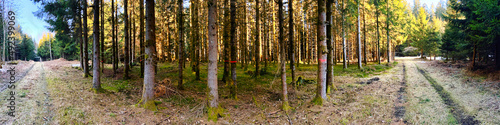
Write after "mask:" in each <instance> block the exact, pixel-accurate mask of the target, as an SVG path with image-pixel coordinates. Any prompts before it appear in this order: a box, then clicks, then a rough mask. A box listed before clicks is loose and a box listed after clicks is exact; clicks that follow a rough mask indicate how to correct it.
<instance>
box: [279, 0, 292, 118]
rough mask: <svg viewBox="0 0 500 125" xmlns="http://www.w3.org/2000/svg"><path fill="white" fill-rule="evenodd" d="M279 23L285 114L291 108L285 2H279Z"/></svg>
mask: <svg viewBox="0 0 500 125" xmlns="http://www.w3.org/2000/svg"><path fill="white" fill-rule="evenodd" d="M278 22H279V26H278V27H279V37H278V39H279V44H280V46H281V47H280V48H281V50H280V51H281V52H280V58H281V59H280V62H281V84H282V85H283V88H282V89H283V106H282V108H283V110H284V111H285V112H287V111H288V109H289V108H290V106H289V104H288V89H287V83H286V69H285V68H286V65H285V62H286V59H285V50H286V49H285V42H284V40H283V39H284V38H283V36H284V34H283V0H279V1H278Z"/></svg>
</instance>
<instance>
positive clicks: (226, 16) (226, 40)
mask: <svg viewBox="0 0 500 125" xmlns="http://www.w3.org/2000/svg"><path fill="white" fill-rule="evenodd" d="M224 24H229V0H224ZM229 30H230V26H229V25H226V26H224V30H223V32H224V34H223V36H222V38H223V42H224V50H223V51H224V52H223V54H224V55H223V56H224V72H223V74H222V82H224V84H226V85H227V82H228V77H229V68H230V67H229V42H230V38H229V34H230V33H229Z"/></svg>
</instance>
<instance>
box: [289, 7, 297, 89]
mask: <svg viewBox="0 0 500 125" xmlns="http://www.w3.org/2000/svg"><path fill="white" fill-rule="evenodd" d="M288 15H289V16H290V17H289V18H288V21H289V23H288V28H289V29H288V31H289V32H290V33H288V36H289V38H288V42H290V46H289V47H288V48H289V49H290V50H289V51H290V54H289V55H288V56H290V69H291V70H292V82H293V81H295V64H294V61H295V53H294V48H295V46H294V45H293V42H294V40H293V35H294V33H293V0H288Z"/></svg>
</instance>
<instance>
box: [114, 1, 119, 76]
mask: <svg viewBox="0 0 500 125" xmlns="http://www.w3.org/2000/svg"><path fill="white" fill-rule="evenodd" d="M114 14H115V18H114V20H115V22H116V23H115V25H114V27H115V46H114V47H115V59H114V60H115V65H116V66H115V67H116V70H115V71H117V70H118V64H120V60H119V59H120V53H119V51H120V50H119V49H118V47H119V46H120V45H119V44H118V29H119V28H118V25H119V24H118V3H117V4H116V6H115V13H114ZM115 74H116V72H115Z"/></svg>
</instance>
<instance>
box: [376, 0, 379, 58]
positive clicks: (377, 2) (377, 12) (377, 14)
mask: <svg viewBox="0 0 500 125" xmlns="http://www.w3.org/2000/svg"><path fill="white" fill-rule="evenodd" d="M378 4H379V0H375V16H376V18H377V20H376V21H377V61H378V64H380V33H379V29H378V16H379V11H378Z"/></svg>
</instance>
